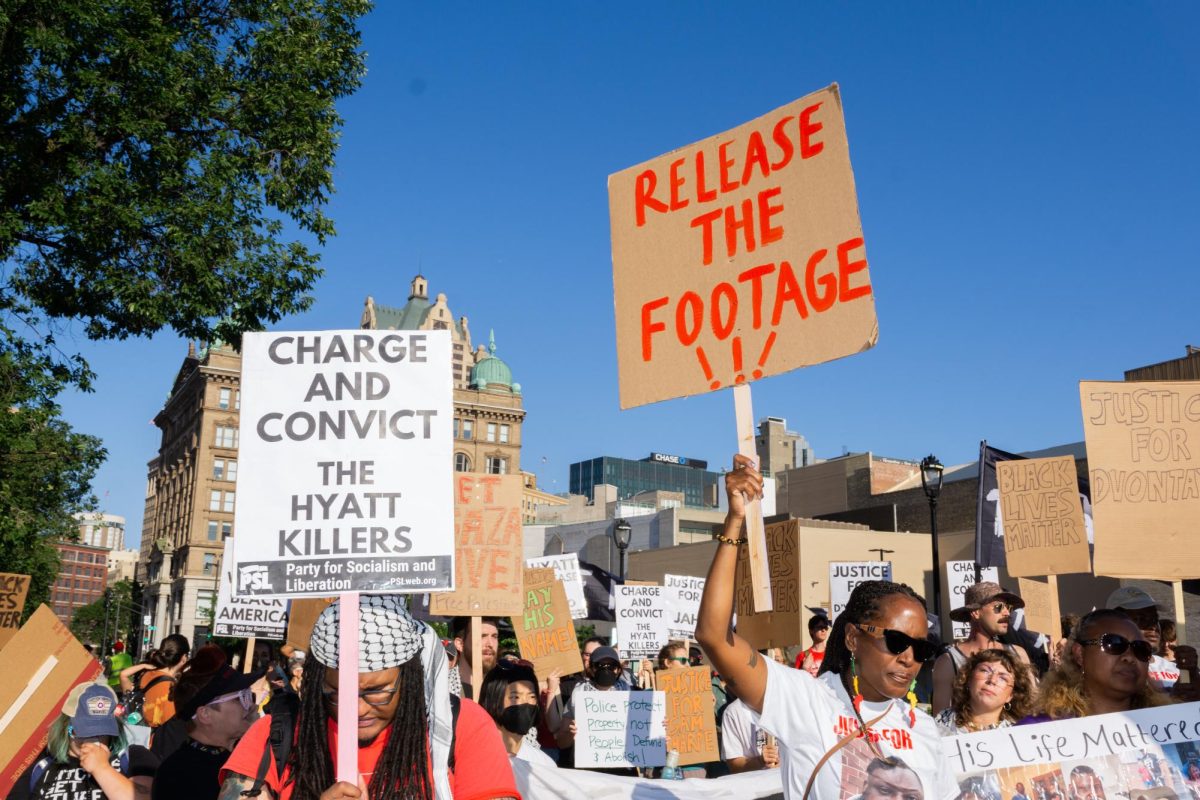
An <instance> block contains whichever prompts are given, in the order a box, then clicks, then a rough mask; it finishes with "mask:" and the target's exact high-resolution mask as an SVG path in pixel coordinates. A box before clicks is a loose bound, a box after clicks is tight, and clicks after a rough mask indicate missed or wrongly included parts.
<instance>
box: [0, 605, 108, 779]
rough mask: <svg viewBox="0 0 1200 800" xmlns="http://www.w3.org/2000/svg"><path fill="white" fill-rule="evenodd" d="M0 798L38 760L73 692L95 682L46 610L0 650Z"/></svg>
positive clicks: (87, 660) (94, 665)
mask: <svg viewBox="0 0 1200 800" xmlns="http://www.w3.org/2000/svg"><path fill="white" fill-rule="evenodd" d="M0 668H2V669H3V670H4V680H3V681H0V797H4V796H7V795H8V792H9V790H11V789H12V787H13V784H14V783H15V782H16V780H17V778H19V777H20V776H21V773H23V772H24V771H25V769H26V768H28V767H29V765H30V764H32V763H33V762H34V761H36V760H37V758H38V756H39V755H40V754H41V751H42V748H43V747H44V746H45V744H46V732H47V730H49V728H50V723H51V722H53V721H54V719H55V717H57V716H58V715H59V714H60V713H62V705H63V702H64V701H65V700H66V698H67V694H68V693H69V692H70V691H71V689H72V688H73V687H75V686H78V685H79V684H81V683H87V682H89V681H93V680H95V679H96V678H97V677H99V676H100V674H101V671H102V670H101V668H100V663H99V662H98V661H96V659H94V658H92V657H91V655H90V654H89V653H88V651H86V650H84V649H83V645H81V644H80V643H79V642H77V641H76V640H75V637H74V636H72V635H71V632H70V631H69V630H67V628H66V626H65V625H63V624H62V622H60V621H59V619H58V617H56V616H55V615H54V612H53V611H51V610H50V609H49V608H48V607H46V606H40V607H39V608H38V609H37V611H34V612H33V615H32V616H30V617H29V621H28V622H26V623H25V625H24V627H22V628H21V629H20V630H19V631H17V634H16V636H14V637H12V639H10V640H9V642H8V644H6V645H5V646H4V649H3V650H0Z"/></svg>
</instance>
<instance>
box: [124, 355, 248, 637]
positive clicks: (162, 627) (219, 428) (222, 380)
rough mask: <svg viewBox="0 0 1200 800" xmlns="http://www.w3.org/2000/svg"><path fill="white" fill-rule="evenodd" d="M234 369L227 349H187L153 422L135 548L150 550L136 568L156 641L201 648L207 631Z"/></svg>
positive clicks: (223, 519)
mask: <svg viewBox="0 0 1200 800" xmlns="http://www.w3.org/2000/svg"><path fill="white" fill-rule="evenodd" d="M241 365H242V358H241V355H240V354H238V353H237V352H236V351H235V350H233V348H231V347H228V346H225V345H216V346H213V347H209V348H205V349H203V350H201V351H200V352H199V353H197V352H196V350H195V347H194V346H192V345H189V346H188V353H187V357H186V358H184V360H183V364H182V365H181V366H180V368H179V372H178V373H177V374H176V376H175V382H174V384H173V385H172V387H171V393H170V396H169V397H168V398H167V402H166V404H165V405H164V406H163V409H162V411H160V412H159V413H158V415H157V416H156V417H155V418H154V424H155V425H157V426H158V427H159V429H160V430H162V444H161V446H160V447H159V451H158V456H157V458H155V459H153V460H151V461H150V464H149V475H148V480H147V483H148V486H147V491H146V514H147V517H146V521H145V523H144V524H143V530H142V548H141V549H142V551H143V552H147V551H148V552H149V558H148V561H147V562H146V563H145V564H143V565H142V567H143V568H144V569H145V573H144V574H145V576H146V581H147V586H146V590H145V605H146V611H147V613H148V614H150V615H151V619H152V620H153V621H154V626H155V630H154V633H153V635H152V636H151V637H150V638H151V639H152V640H153V641H155V642H157V641H160V640H161V639H162V638H163V637H164V636H166V635H167V634H170V633H179V634H182V635H184V636H186V637H187V638H188V639H190V640H192V642H193V643H194V644H203V642H204V639H205V637H206V636H207V635H208V633H209V619H210V617H211V612H210V611H209V609H210V608H212V606H213V605H214V604H215V602H216V591H217V580H218V575H219V574H220V567H219V564H220V560H221V552H222V549H223V547H224V541H225V539H226V537H228V536H230V535H231V534H232V533H233V509H234V505H235V503H236V500H237V454H238V450H237V448H238V410H239V408H240V406H241V389H240V383H241ZM139 573H141V570H139Z"/></svg>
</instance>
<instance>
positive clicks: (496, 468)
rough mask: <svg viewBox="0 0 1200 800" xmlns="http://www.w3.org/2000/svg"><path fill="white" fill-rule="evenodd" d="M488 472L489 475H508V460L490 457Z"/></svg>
mask: <svg viewBox="0 0 1200 800" xmlns="http://www.w3.org/2000/svg"><path fill="white" fill-rule="evenodd" d="M487 471H488V474H489V475H505V474H507V473H508V459H507V458H498V457H496V456H488V460H487Z"/></svg>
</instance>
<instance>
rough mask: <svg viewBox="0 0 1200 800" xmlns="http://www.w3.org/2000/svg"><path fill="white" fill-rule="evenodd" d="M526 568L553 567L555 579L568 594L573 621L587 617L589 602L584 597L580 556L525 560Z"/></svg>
mask: <svg viewBox="0 0 1200 800" xmlns="http://www.w3.org/2000/svg"><path fill="white" fill-rule="evenodd" d="M525 566H527V567H551V568H552V569H553V570H554V577H556V578H558V579H559V581H561V582H562V585H563V589H565V590H566V592H567V603H569V604H570V606H571V619H585V618H586V617H587V600H586V599H584V596H583V575H582V574H581V573H580V572H579V556H577V555H576V554H575V553H566V554H563V555H561V556H542V557H541V558H528V559H526V560H525Z"/></svg>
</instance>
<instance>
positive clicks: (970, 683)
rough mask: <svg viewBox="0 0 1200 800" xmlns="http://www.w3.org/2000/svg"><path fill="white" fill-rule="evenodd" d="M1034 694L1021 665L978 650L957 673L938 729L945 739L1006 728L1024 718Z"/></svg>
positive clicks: (1000, 652) (998, 653)
mask: <svg viewBox="0 0 1200 800" xmlns="http://www.w3.org/2000/svg"><path fill="white" fill-rule="evenodd" d="M1036 692H1037V687H1036V686H1034V683H1033V680H1032V679H1031V678H1030V676H1029V670H1028V669H1026V668H1025V666H1024V662H1022V661H1020V660H1018V659H1017V658H1016V657H1015V656H1014V655H1013V654H1012V653H1009V652H1007V651H1005V650H980V651H978V652H977V653H975V654H974V655H973V656H971V657H970V658H968V659H967V662H966V664H965V665H964V666H963V668H962V669H960V670H959V671H958V677H957V678H956V679H955V681H954V692H953V699H952V701H951V704H950V707H949V708H947V709H946V710H944V711H943V712H942V713H941V714H938V715H937V724H938V728H940V729H941V731H942V734H943V735H947V736H952V735H954V734H956V733H974V732H975V731H988V730H992V729H993V728H1007V727H1008V726H1010V725H1015V724H1016V723H1017V722H1018V721H1019V720H1022V719H1024V718H1025V717H1026V716H1028V714H1029V712H1030V709H1032V708H1033V703H1034V699H1035V698H1034V695H1035V694H1036Z"/></svg>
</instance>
